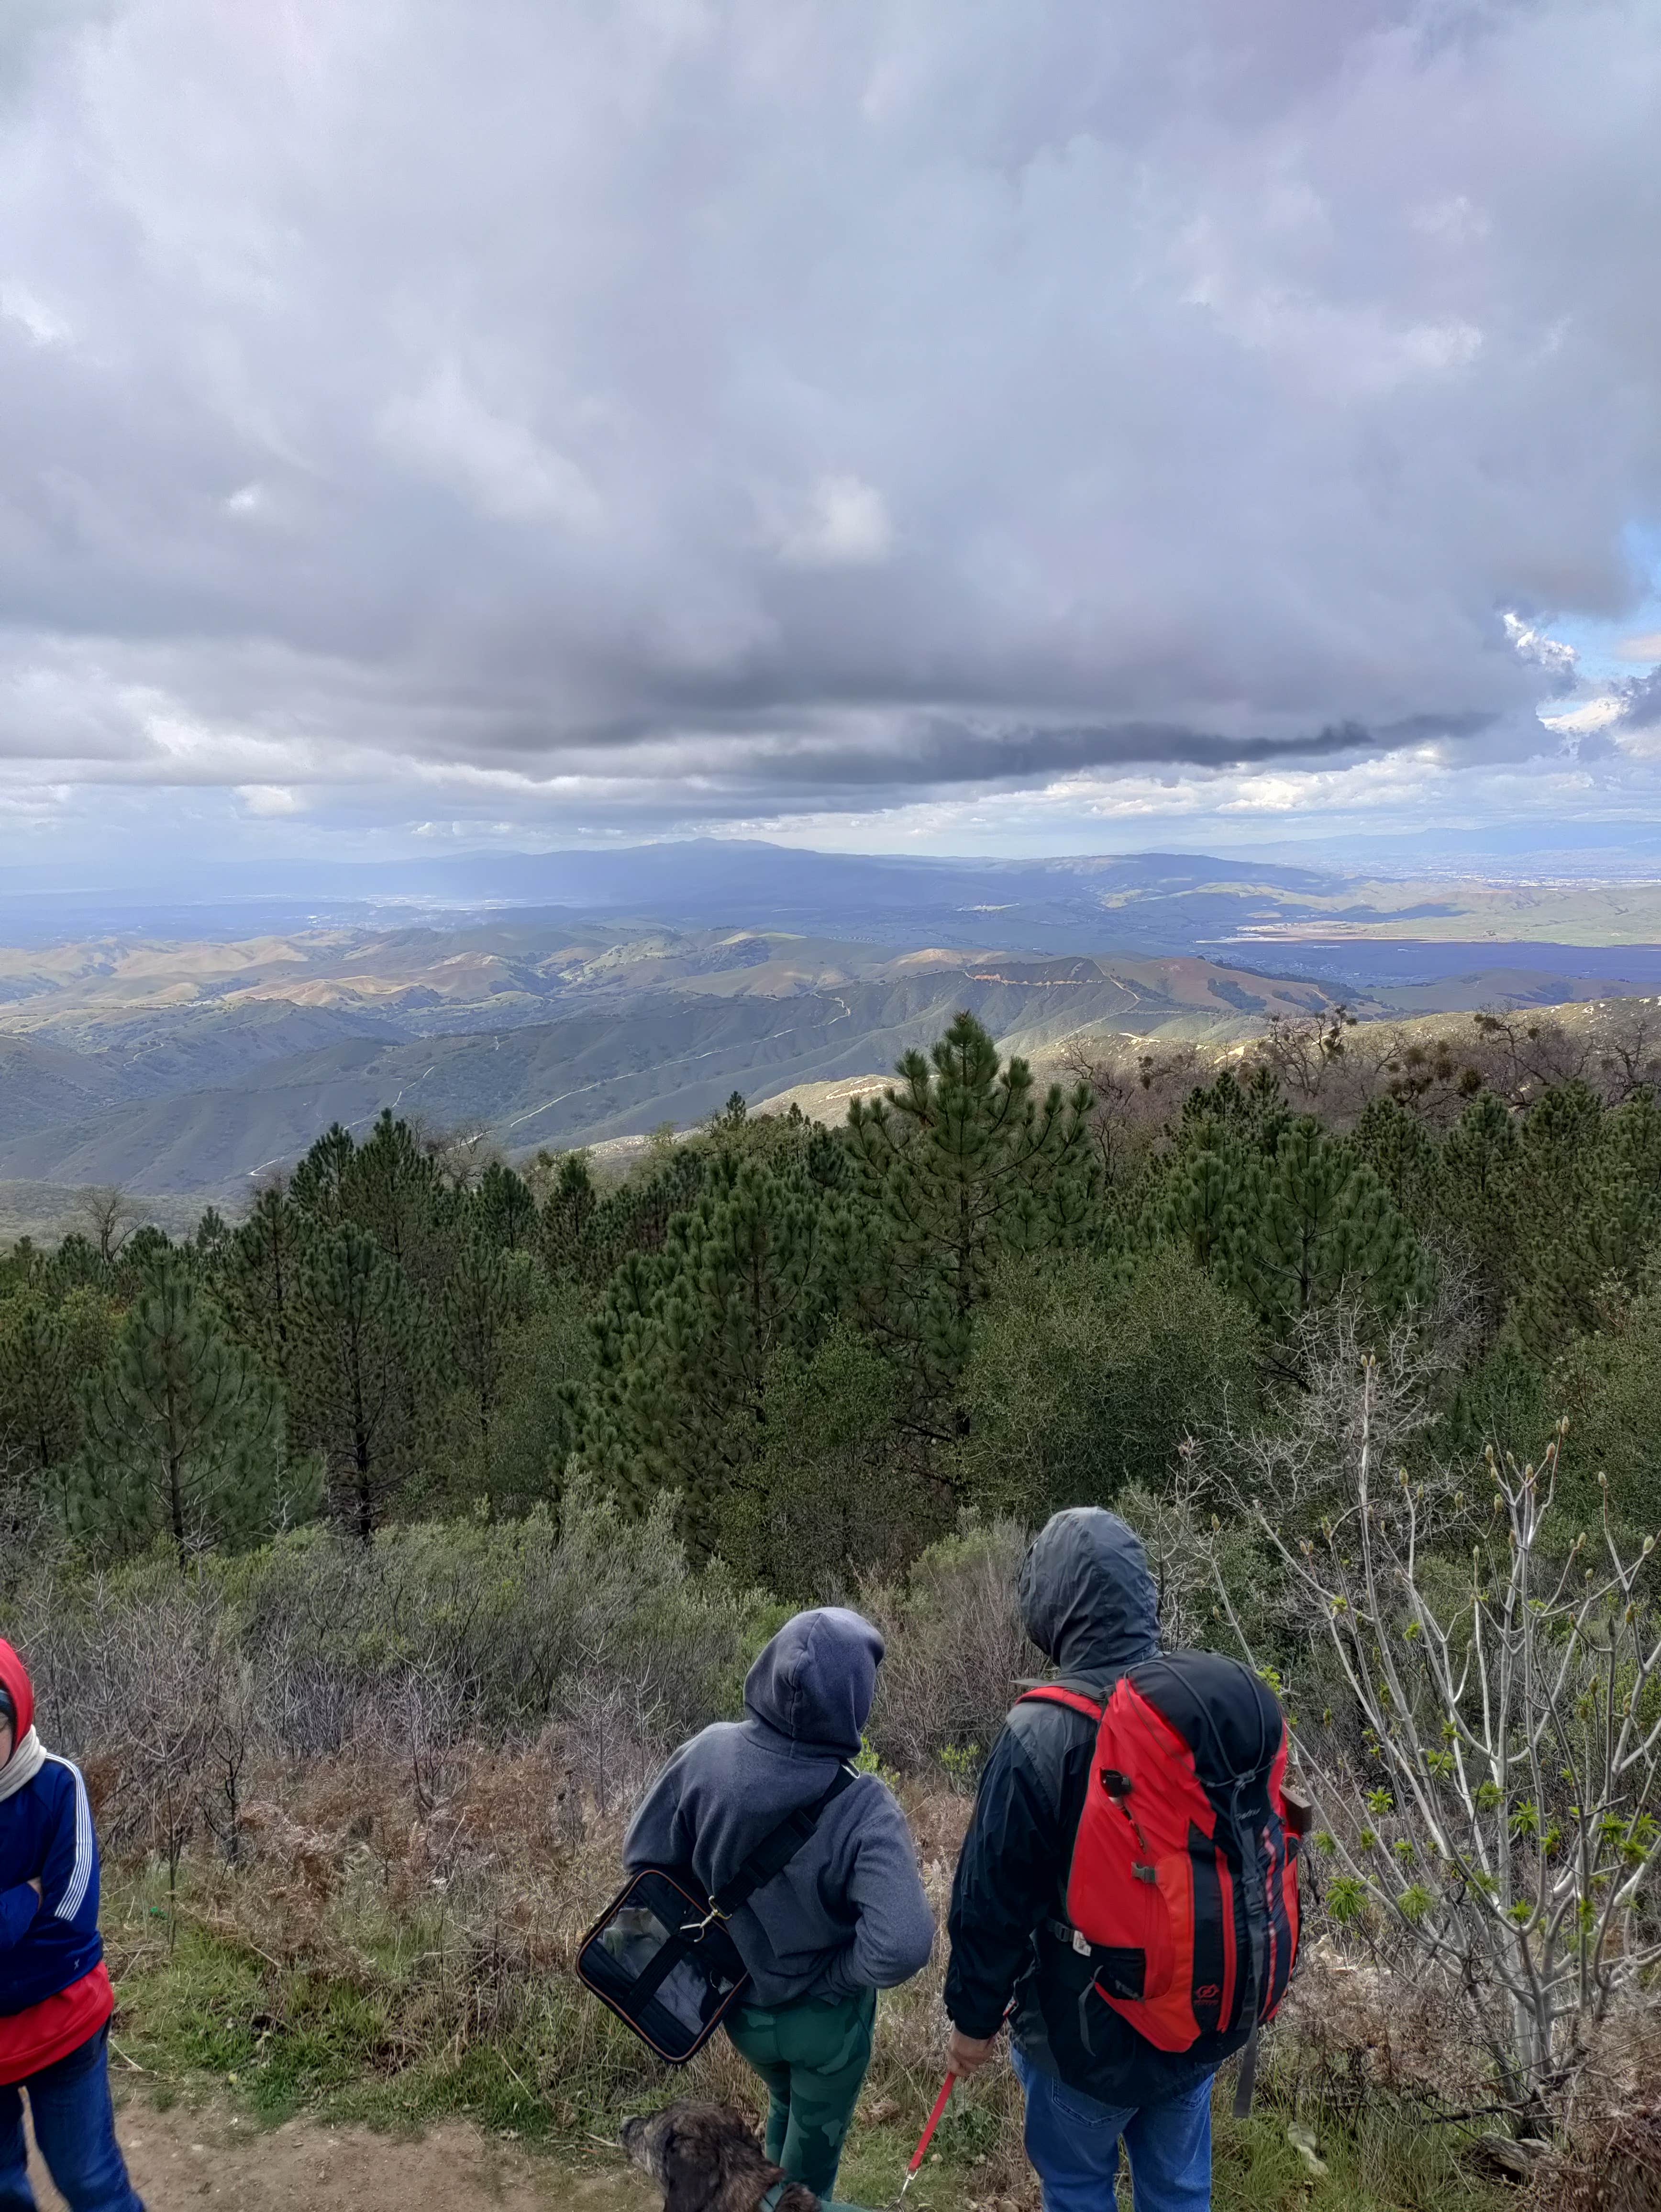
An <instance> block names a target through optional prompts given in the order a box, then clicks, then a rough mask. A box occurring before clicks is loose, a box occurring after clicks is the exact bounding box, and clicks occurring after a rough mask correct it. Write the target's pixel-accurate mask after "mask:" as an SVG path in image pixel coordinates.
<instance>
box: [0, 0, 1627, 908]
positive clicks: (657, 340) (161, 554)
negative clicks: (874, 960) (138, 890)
mask: <svg viewBox="0 0 1661 2212" xmlns="http://www.w3.org/2000/svg"><path fill="white" fill-rule="evenodd" d="M1658 147H1661V33H1658V19H1657V14H1656V8H1655V0H1418V3H1417V4H1409V0H1250V4H1244V5H1243V4H1242V0H1159V5H1158V6H1154V7H1150V6H1147V5H1146V4H1143V0H7V5H6V6H5V8H4V9H3V11H0V866H4V865H7V864H10V865H14V866H15V865H17V864H19V863H24V862H27V863H29V864H31V865H34V866H38V865H40V864H41V863H43V862H48V861H50V860H52V859H53V858H54V856H56V857H59V858H62V859H64V861H65V863H66V865H67V863H68V862H69V861H70V860H74V861H75V862H76V864H77V865H79V864H80V863H81V862H82V860H84V858H85V856H86V855H88V854H109V853H110V852H111V851H112V850H114V849H117V848H119V849H121V850H123V851H125V853H126V854H129V855H131V854H133V853H135V852H142V853H143V854H146V855H149V857H150V858H151V859H152V860H155V862H156V864H157V865H166V866H173V865H175V864H176V863H177V862H179V861H183V860H188V858H189V857H190V856H191V855H192V854H207V853H211V854H215V855H216V856H218V857H223V856H224V855H226V854H239V853H246V854H249V855H251V856H257V855H259V854H301V853H322V852H327V853H330V854H352V853H362V854H366V855H367V854H392V853H397V852H406V851H417V850H424V851H427V852H430V851H432V850H433V849H434V847H435V843H436V844H437V845H439V846H456V847H477V846H480V845H488V844H490V843H502V844H511V845H514V846H518V847H525V848H532V847H537V846H546V845H561V844H569V843H573V842H578V841H579V840H581V839H587V838H593V837H615V836H642V835H655V834H659V833H661V832H662V831H664V830H678V829H687V828H691V827H697V826H699V825H703V826H707V827H710V828H715V829H721V830H723V831H727V832H732V831H734V830H741V831H744V832H746V833H748V834H763V835H768V836H782V837H785V838H787V839H792V840H795V841H798V842H806V843H815V844H821V845H843V846H863V847H869V848H916V849H922V850H936V851H953V850H958V851H970V850H980V851H986V850H1009V851H1018V850H1027V851H1037V850H1051V851H1068V850H1072V851H1087V850H1107V849H1112V848H1123V847H1127V846H1135V845H1139V844H1140V845H1147V844H1156V843H1162V842H1173V841H1176V842H1181V843H1183V844H1184V845H1186V846H1188V847H1189V848H1196V847H1201V846H1204V845H1207V844H1213V845H1224V844H1226V845H1230V846H1235V847H1238V846H1240V845H1242V844H1249V843H1255V842H1262V841H1264V840H1269V839H1272V840H1275V841H1276V842H1286V841H1287V840H1288V839H1290V838H1292V837H1294V836H1311V837H1316V836H1318V837H1323V838H1329V839H1340V840H1342V838H1344V837H1346V836H1360V835H1365V836H1379V835H1384V834H1386V833H1390V832H1394V831H1415V832H1416V831H1418V830H1420V829H1427V830H1428V829H1433V828H1439V829H1442V830H1443V831H1445V830H1446V829H1448V828H1449V827H1451V826H1457V825H1459V824H1461V823H1467V822H1471V823H1476V822H1481V823H1485V824H1488V825H1493V824H1495V823H1499V824H1506V823H1512V824H1515V825H1517V826H1518V836H1519V837H1521V838H1523V839H1524V842H1526V841H1527V840H1528V839H1529V838H1530V837H1534V838H1536V839H1539V838H1547V839H1549V838H1550V837H1553V836H1556V837H1559V838H1560V840H1561V837H1563V836H1567V835H1570V834H1571V833H1573V832H1574V831H1575V830H1576V829H1577V828H1578V827H1579V826H1580V825H1590V826H1591V827H1592V828H1596V827H1597V825H1603V828H1604V829H1605V830H1606V831H1608V830H1609V829H1610V826H1611V825H1613V827H1614V829H1615V830H1616V831H1618V833H1619V834H1620V835H1621V836H1628V837H1630V838H1633V839H1635V840H1637V841H1638V842H1640V844H1641V843H1643V842H1645V841H1646V839H1647V840H1650V841H1652V844H1653V849H1654V850H1655V852H1656V853H1657V854H1658V857H1661V672H1658V664H1661V589H1658V586H1661V282H1658V259H1661V255H1658V246H1657V240H1658V239H1661V155H1658V152H1657V149H1658Z"/></svg>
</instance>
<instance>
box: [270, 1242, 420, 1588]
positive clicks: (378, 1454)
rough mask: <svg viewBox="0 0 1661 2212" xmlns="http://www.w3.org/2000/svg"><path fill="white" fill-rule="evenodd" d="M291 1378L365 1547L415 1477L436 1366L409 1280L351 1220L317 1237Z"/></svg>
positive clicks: (334, 1497)
mask: <svg viewBox="0 0 1661 2212" xmlns="http://www.w3.org/2000/svg"><path fill="white" fill-rule="evenodd" d="M290 1376H291V1385H292V1389H293V1393H294V1397H293V1407H294V1425H295V1431H296V1433H297V1434H298V1435H299V1436H300V1437H301V1438H302V1439H303V1440H304V1441H305V1443H307V1444H308V1445H312V1446H314V1447H315V1448H316V1449H319V1451H321V1452H322V1454H323V1456H324V1463H325V1466H326V1470H327V1476H328V1494H329V1504H330V1508H331V1510H332V1512H333V1513H334V1514H335V1515H336V1516H337V1517H338V1519H339V1520H340V1521H341V1522H343V1523H344V1525H345V1526H347V1527H349V1528H351V1529H352V1530H353V1532H354V1533H355V1534H356V1535H357V1536H358V1537H359V1538H360V1539H361V1540H362V1541H363V1542H364V1543H366V1544H367V1543H368V1542H369V1541H371V1539H372V1538H373V1536H374V1532H375V1529H376V1528H377V1527H378V1526H379V1525H380V1521H381V1518H382V1517H383V1515H384V1512H385V1510H386V1506H387V1504H389V1503H390V1502H391V1500H392V1499H393V1498H396V1496H397V1495H398V1493H399V1492H400V1491H401V1490H402V1489H403V1488H404V1487H405V1485H406V1484H407V1483H408V1482H409V1481H410V1480H411V1477H412V1476H413V1475H414V1474H415V1473H416V1471H417V1466H418V1463H419V1444H420V1430H421V1420H422V1416H423V1413H424V1412H425V1411H426V1402H425V1401H428V1400H429V1398H430V1395H431V1394H432V1392H433V1390H434V1389H435V1387H436V1383H437V1381H438V1361H437V1357H436V1348H435V1345H434V1342H433V1332H432V1331H431V1330H430V1328H425V1327H423V1316H422V1313H421V1310H420V1304H419V1301H418V1300H417V1297H416V1296H415V1293H414V1291H412V1289H411V1285H410V1282H409V1279H408V1278H407V1277H406V1276H405V1273H404V1272H403V1270H402V1269H401V1268H400V1267H398V1266H397V1265H396V1264H395V1263H394V1262H393V1261H392V1260H390V1259H389V1258H388V1257H387V1255H386V1253H384V1252H383V1251H382V1250H381V1249H380V1245H379V1244H377V1243H376V1242H375V1240H374V1237H369V1236H367V1235H366V1234H365V1233H364V1231H362V1229H360V1228H358V1227H357V1225H356V1224H355V1223H353V1222H350V1221H343V1222H342V1223H341V1224H340V1225H339V1226H338V1228H336V1229H333V1230H331V1231H329V1232H328V1234H327V1235H326V1236H325V1237H320V1238H319V1239H318V1240H317V1242H316V1243H315V1244H314V1245H313V1248H312V1249H311V1251H310V1252H309V1254H308V1255H307V1260H306V1262H305V1265H304V1266H303V1267H302V1268H301V1274H300V1282H299V1291H298V1295H297V1297H296V1298H295V1310H294V1333H293V1336H292V1339H291V1364H290Z"/></svg>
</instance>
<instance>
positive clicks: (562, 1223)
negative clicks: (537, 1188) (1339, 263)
mask: <svg viewBox="0 0 1661 2212" xmlns="http://www.w3.org/2000/svg"><path fill="white" fill-rule="evenodd" d="M598 1204H599V1192H598V1191H597V1190H596V1189H595V1188H594V1184H593V1176H591V1175H590V1174H589V1172H588V1155H587V1152H567V1153H565V1154H564V1155H563V1157H562V1158H561V1160H560V1163H559V1175H558V1177H557V1180H556V1182H555V1184H554V1187H553V1188H552V1189H551V1191H550V1192H549V1194H548V1200H547V1203H546V1205H545V1206H544V1207H543V1209H542V1220H541V1225H540V1242H541V1246H542V1258H543V1264H544V1266H545V1267H546V1268H547V1270H548V1272H549V1273H550V1274H551V1275H563V1274H574V1275H576V1276H579V1277H581V1276H584V1275H586V1274H587V1267H586V1265H585V1261H586V1260H587V1254H588V1244H589V1238H588V1230H589V1225H590V1223H591V1222H592V1221H593V1215H594V1209H595V1207H596V1206H598Z"/></svg>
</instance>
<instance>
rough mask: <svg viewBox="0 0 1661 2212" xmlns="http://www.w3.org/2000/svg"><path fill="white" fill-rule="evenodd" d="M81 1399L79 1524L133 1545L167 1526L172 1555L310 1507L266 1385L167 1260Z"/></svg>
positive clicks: (247, 1536) (224, 1541)
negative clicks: (287, 1452)
mask: <svg viewBox="0 0 1661 2212" xmlns="http://www.w3.org/2000/svg"><path fill="white" fill-rule="evenodd" d="M82 1419H83V1423H84V1428H85V1441H84V1443H83V1444H82V1450H81V1454H80V1457H79V1460H78V1462H77V1464H76V1470H75V1474H74V1477H73V1479H72V1480H71V1482H70V1489H69V1493H68V1508H69V1516H70V1524H71V1526H72V1527H73V1528H75V1529H76V1532H77V1533H78V1534H82V1535H86V1536H88V1537H91V1538H93V1539H94V1540H95V1541H99V1542H100V1543H103V1544H105V1545H107V1546H109V1547H112V1548H114V1549H118V1550H131V1549H135V1548H141V1547H143V1546H144V1545H145V1544H147V1543H149V1541H151V1540H152V1539H153V1538H154V1537H155V1536H156V1535H158V1534H161V1533H163V1532H164V1531H165V1532H166V1534H167V1535H168V1536H169V1537H170V1538H171V1540H172V1541H173V1546H174V1547H175V1549H176V1551H177V1553H178V1557H179V1564H180V1565H181V1566H182V1565H184V1564H185V1563H186V1560H187V1559H188V1558H189V1556H190V1553H191V1551H192V1548H193V1547H196V1546H199V1545H202V1544H205V1543H210V1544H216V1545H219V1546H223V1547H230V1548H238V1547H242V1546H246V1545H248V1544H252V1543H257V1542H259V1541H260V1539H261V1538H263V1537H265V1536H266V1535H269V1534H271V1530H272V1529H273V1528H277V1527H278V1526H280V1525H282V1524H283V1522H286V1521H288V1520H290V1519H295V1518H301V1517H304V1516H305V1515H306V1514H307V1512H309V1511H310V1510H313V1508H314V1505H315V1502H316V1499H315V1487H314V1484H313V1481H312V1480H311V1479H310V1471H309V1470H308V1469H307V1468H304V1467H302V1468H300V1469H298V1470H296V1469H295V1468H292V1467H290V1466H289V1465H288V1464H287V1463H286V1455H285V1450H284V1436H283V1412H282V1406H281V1402H280V1401H279V1399H278V1397H277V1392H276V1390H275V1389H273V1387H272V1385H271V1382H270V1380H269V1378H268V1377H267V1376H265V1374H264V1372H263V1371H262V1370H261V1369H260V1368H259V1364H258V1363H257V1362H256V1361H254V1360H253V1359H252V1358H250V1357H249V1356H248V1354H247V1353H246V1352H244V1351H242V1350H241V1349H240V1346H236V1345H234V1344H233V1343H232V1342H231V1341H230V1340H229V1339H228V1337H227V1335H226V1334H225V1333H224V1331H223V1329H222V1327H221V1326H220V1323H219V1317H218V1316H217V1315H216V1313H215V1312H214V1310H213V1309H212V1306H211V1304H210V1301H209V1299H208V1298H207V1297H206V1296H205V1295H204V1292H203V1291H201V1289H200V1288H199V1286H198V1284H197V1282H196V1281H195V1280H194V1279H193V1278H192V1274H191V1273H189V1272H188V1271H187V1270H186V1267H184V1266H183V1265H182V1264H180V1263H179V1262H178V1261H174V1262H173V1264H171V1265H168V1266H166V1267H161V1268H160V1269H158V1270H157V1271H156V1272H155V1275H154V1277H153V1279H152V1280H151V1283H150V1285H149V1287H148V1288H147V1289H146V1290H145V1291H143V1292H142V1293H141V1295H140V1296H139V1297H137V1300H136V1301H135V1302H134V1304H133V1305H132V1306H131V1309H130V1310H129V1312H128V1314H127V1317H126V1320H125V1323H124V1324H123V1327H122V1330H121V1336H120V1340H119V1343H118V1345H117V1346H116V1349H115V1352H114V1354H113V1357H112V1358H110V1360H109V1361H108V1362H107V1363H106V1365H105V1366H104V1367H103V1368H102V1369H100V1370H99V1372H98V1373H97V1374H96V1375H95V1376H94V1377H93V1378H92V1380H91V1382H90V1383H88V1386H87V1387H86V1389H85V1390H84V1392H83V1395H82Z"/></svg>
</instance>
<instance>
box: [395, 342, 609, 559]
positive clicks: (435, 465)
mask: <svg viewBox="0 0 1661 2212" xmlns="http://www.w3.org/2000/svg"><path fill="white" fill-rule="evenodd" d="M380 428H381V433H382V435H383V437H384V438H385V440H386V443H387V445H388V446H389V447H390V448H391V449H392V452H393V453H395V454H396V455H398V456H399V458H400V459H405V460H406V461H408V462H410V463H411V464H412V465H414V466H415V467H416V468H417V469H420V470H423V471H428V472H429V473H430V474H431V475H432V476H433V477H435V478H436V479H437V480H438V481H439V482H440V483H447V484H449V485H451V486H452V487H453V489H455V490H457V491H459V492H460V493H462V494H463V495H464V496H466V497H468V498H471V499H472V500H473V501H475V503H476V504H477V505H478V508H479V509H480V511H481V512H482V513H485V514H488V515H494V516H497V517H500V518H502V519H503V520H508V521H510V522H552V523H557V524H558V525H560V526H562V527H563V528H565V529H568V530H584V531H586V530H591V529H593V527H594V526H595V525H596V524H597V523H598V522H599V520H600V519H601V516H602V513H603V509H602V507H601V504H600V501H599V496H598V495H597V494H596V492H595V490H594V488H593V484H591V483H589V481H588V479H587V477H586V476H585V475H584V474H583V472H582V471H581V469H580V468H579V467H578V466H577V465H576V464H575V461H572V460H570V459H568V458H567V457H566V455H565V454H563V453H557V452H556V451H555V450H554V449H553V448H552V447H550V446H547V445H545V444H544V442H543V441H542V440H541V439H539V438H538V436H537V435H536V434H535V433H534V432H533V431H532V430H531V429H529V428H527V427H526V425H525V424H524V423H523V422H514V421H513V420H512V419H511V418H509V417H508V416H502V415H498V414H495V413H493V412H492V411H491V410H490V408H488V407H487V406H485V405H484V403H483V401H481V400H480V399H479V398H477V397H476V395H475V394H474V393H472V392H470V391H469V390H468V389H467V387H466V386H465V384H464V383H463V381H462V380H461V378H460V376H459V374H458V373H457V371H456V369H455V368H454V367H453V365H452V364H447V365H446V366H445V367H444V368H441V370H440V371H439V372H438V374H436V375H435V377H434V378H433V379H432V380H431V381H430V383H429V384H428V385H427V386H425V387H424V388H423V390H422V391H420V392H416V393H413V394H411V395H409V396H406V397H400V398H395V399H392V401H390V402H389V403H388V404H387V406H386V409H385V410H384V411H383V413H382V416H381V418H380Z"/></svg>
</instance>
